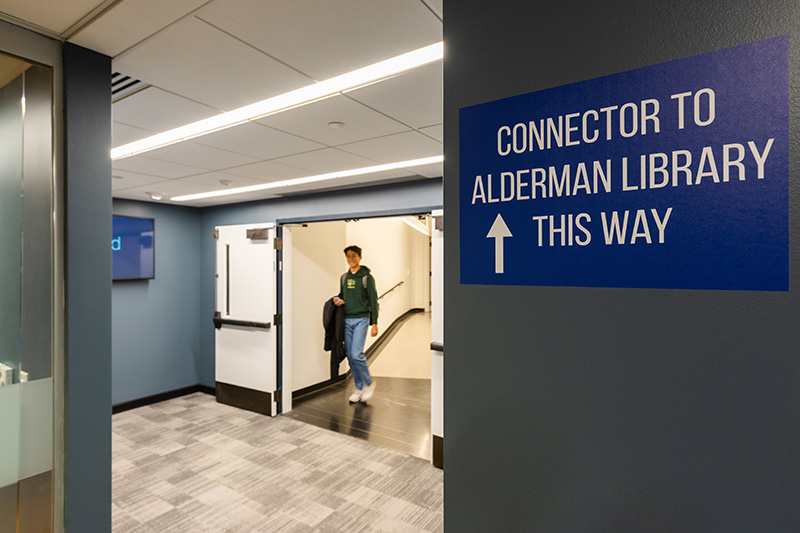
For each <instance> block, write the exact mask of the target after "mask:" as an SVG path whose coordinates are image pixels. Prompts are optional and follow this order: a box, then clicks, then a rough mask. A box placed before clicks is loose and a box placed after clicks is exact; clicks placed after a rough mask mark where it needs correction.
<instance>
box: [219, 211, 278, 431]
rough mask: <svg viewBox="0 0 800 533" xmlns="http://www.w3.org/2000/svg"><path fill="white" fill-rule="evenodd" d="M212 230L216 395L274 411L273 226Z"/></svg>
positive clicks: (247, 406)
mask: <svg viewBox="0 0 800 533" xmlns="http://www.w3.org/2000/svg"><path fill="white" fill-rule="evenodd" d="M215 232H216V237H217V246H216V252H217V271H216V312H215V316H214V325H215V328H216V334H215V348H216V360H215V374H216V378H215V379H216V396H217V400H218V401H219V402H221V403H226V404H229V405H234V406H236V407H241V408H244V409H250V410H253V411H257V412H260V413H262V414H266V415H270V416H275V415H276V414H278V412H279V410H278V402H280V399H281V398H280V397H281V391H280V387H279V373H280V369H279V368H278V327H277V326H276V324H275V320H276V318H277V317H276V305H277V299H276V286H277V284H276V278H277V272H278V268H279V265H278V258H277V256H276V246H275V226H274V225H273V224H246V225H236V226H219V227H217V228H216V230H215ZM290 394H291V391H290Z"/></svg>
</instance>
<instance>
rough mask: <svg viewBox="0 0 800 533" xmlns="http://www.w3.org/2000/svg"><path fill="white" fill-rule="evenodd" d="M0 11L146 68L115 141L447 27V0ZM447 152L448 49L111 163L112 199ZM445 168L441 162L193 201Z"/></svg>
mask: <svg viewBox="0 0 800 533" xmlns="http://www.w3.org/2000/svg"><path fill="white" fill-rule="evenodd" d="M0 18H1V19H5V20H7V21H10V22H12V23H16V24H19V25H22V26H25V27H28V28H31V29H34V30H36V31H39V32H41V33H45V34H48V35H50V36H53V37H56V38H60V39H64V40H66V41H69V42H72V43H75V44H78V45H80V46H84V47H86V48H90V49H93V50H96V51H98V52H101V53H104V54H107V55H109V56H111V57H112V58H113V63H112V64H113V70H114V71H115V72H119V73H121V74H124V75H127V76H131V77H132V78H135V79H138V80H141V82H142V85H141V87H146V88H144V89H142V90H140V91H139V92H134V93H133V94H131V95H129V96H125V97H124V98H122V99H120V100H117V101H115V102H114V104H113V106H112V113H113V124H112V146H114V147H116V146H120V145H122V144H126V143H128V142H131V141H134V140H138V139H141V138H143V137H147V136H149V135H152V134H154V133H158V132H162V131H165V130H168V129H171V128H175V127H177V126H181V125H184V124H187V123H189V122H194V121H197V120H200V119H203V118H207V117H209V116H212V115H216V114H218V113H220V112H222V111H230V110H232V109H235V108H237V107H241V106H243V105H246V104H251V103H254V102H257V101H260V100H264V99H266V98H269V97H271V96H275V95H277V94H281V93H284V92H287V91H290V90H293V89H297V88H300V87H303V86H306V85H310V84H312V83H314V82H317V81H321V80H324V79H328V78H331V77H333V76H336V75H339V74H344V73H346V72H349V71H351V70H354V69H356V68H359V67H364V66H367V65H370V64H373V63H376V62H378V61H382V60H384V59H388V58H390V57H394V56H396V55H399V54H402V53H405V52H410V51H412V50H416V49H418V48H422V47H423V46H427V45H429V44H433V43H436V42H439V41H441V39H442V0H337V1H331V0H327V1H326V0H169V1H165V0H69V1H59V2H52V1H43V0H3V2H2V6H0ZM110 75H111V73H109V79H110ZM331 122H342V123H344V124H345V126H344V127H340V128H333V127H331V126H329V123H331ZM441 154H442V65H441V62H440V61H439V62H436V63H433V64H428V65H426V66H423V67H420V68H417V69H415V70H412V71H409V72H407V73H405V74H402V75H399V76H396V77H394V78H391V79H388V80H385V81H382V82H379V83H375V84H372V85H369V86H367V87H363V88H360V89H356V90H353V91H349V92H347V93H346V94H341V95H338V96H335V97H332V98H328V99H326V100H322V101H319V102H316V103H313V104H309V105H307V106H303V107H299V108H295V109H292V110H289V111H285V112H283V113H279V114H276V115H272V116H268V117H266V118H262V119H259V120H256V121H253V122H250V123H247V124H245V125H241V126H236V127H234V128H230V129H227V130H224V131H221V132H217V133H213V134H210V135H206V136H204V137H199V138H196V139H193V140H191V141H187V142H183V143H179V144H175V145H171V146H168V147H166V148H160V149H157V150H153V151H150V152H147V153H144V154H141V155H137V156H133V157H129V158H126V159H121V160H117V161H114V163H113V175H114V177H113V179H112V178H110V179H112V185H113V194H114V197H115V198H129V199H134V200H143V201H150V200H151V199H150V196H149V195H148V193H151V192H153V193H160V194H161V195H163V196H164V200H162V203H163V202H166V203H169V200H168V198H169V197H170V196H175V195H178V194H193V193H199V192H207V191H211V190H221V189H225V188H226V187H241V186H247V185H255V184H261V183H269V182H274V181H280V180H285V179H290V178H297V177H303V176H309V175H315V174H321V173H327V172H334V171H338V170H348V169H352V168H360V167H367V166H374V165H377V164H381V163H392V162H396V161H404V160H409V159H418V158H423V157H429V156H435V155H441ZM441 175H442V165H441V164H434V165H426V166H424V167H417V168H408V169H403V170H395V171H391V172H384V173H378V174H368V175H363V176H355V177H348V178H340V179H336V180H332V181H327V182H319V183H313V184H307V185H302V186H294V187H287V188H281V189H273V190H270V191H263V192H251V193H247V194H243V195H231V196H223V197H220V198H211V199H206V200H196V201H192V202H185V203H183V205H192V206H209V205H219V204H226V203H234V202H242V201H252V200H257V199H263V198H275V197H277V196H281V195H286V194H300V193H304V192H309V191H315V190H322V189H332V188H345V187H359V186H365V185H371V184H375V183H384V182H393V181H394V182H397V181H408V180H414V179H427V178H432V177H438V176H441ZM221 181H225V182H226V183H228V185H223V184H222V183H221ZM278 191H279V193H278Z"/></svg>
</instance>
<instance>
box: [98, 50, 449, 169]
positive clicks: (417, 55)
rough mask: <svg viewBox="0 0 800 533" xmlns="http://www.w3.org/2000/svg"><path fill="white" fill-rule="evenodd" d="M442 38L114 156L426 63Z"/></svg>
mask: <svg viewBox="0 0 800 533" xmlns="http://www.w3.org/2000/svg"><path fill="white" fill-rule="evenodd" d="M442 54H443V45H442V42H438V43H436V44H432V45H430V46H426V47H424V48H420V49H419V50H414V51H413V52H408V53H406V54H402V55H399V56H397V57H393V58H391V59H387V60H385V61H381V62H379V63H375V64H374V65H370V66H368V67H364V68H360V69H358V70H354V71H352V72H348V73H347V74H342V75H340V76H336V77H335V78H331V79H329V80H325V81H321V82H319V83H314V84H313V85H308V86H307V87H302V88H300V89H296V90H294V91H290V92H288V93H284V94H281V95H278V96H274V97H272V98H267V99H266V100H262V101H260V102H256V103H254V104H250V105H246V106H244V107H240V108H239V109H234V110H233V111H228V112H225V113H221V114H219V115H215V116H213V117H209V118H206V119H203V120H198V121H197V122H193V123H191V124H186V125H185V126H180V127H178V128H175V129H172V130H169V131H165V132H163V133H158V134H156V135H152V136H150V137H146V138H144V139H140V140H138V141H134V142H132V143H128V144H123V145H122V146H118V147H116V148H113V149H112V150H111V159H112V160H116V159H122V158H124V157H130V156H132V155H136V154H141V153H143V152H148V151H150V150H154V149H156V148H161V147H163V146H168V145H170V144H175V143H178V142H181V141H186V140H188V139H193V138H195V137H200V136H202V135H207V134H209V133H213V132H215V131H220V130H223V129H226V128H230V127H232V126H237V125H239V124H244V123H245V122H247V121H249V120H255V119H258V118H261V117H265V116H267V115H273V114H275V113H280V112H281V111H286V110H288V109H292V108H294V107H299V106H301V105H305V104H310V103H312V102H316V101H318V100H322V99H323V98H329V97H331V96H335V95H336V94H338V93H341V92H343V91H347V90H350V89H356V88H358V87H362V86H364V85H368V84H370V83H374V82H376V81H379V80H382V79H386V78H388V77H391V76H394V75H396V74H399V73H401V72H405V71H407V70H411V69H413V68H416V67H420V66H422V65H426V64H428V63H431V62H433V61H437V60H439V59H441V58H442Z"/></svg>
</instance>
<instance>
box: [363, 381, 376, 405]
mask: <svg viewBox="0 0 800 533" xmlns="http://www.w3.org/2000/svg"><path fill="white" fill-rule="evenodd" d="M373 394H375V382H374V381H373V382H372V385H367V386H366V387H364V390H363V391H361V401H362V402H366V401H367V400H369V399H370V398H372V395H373Z"/></svg>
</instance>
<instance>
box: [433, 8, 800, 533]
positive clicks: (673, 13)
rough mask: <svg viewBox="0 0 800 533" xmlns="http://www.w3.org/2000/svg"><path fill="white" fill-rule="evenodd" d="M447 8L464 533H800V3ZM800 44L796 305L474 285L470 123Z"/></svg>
mask: <svg viewBox="0 0 800 533" xmlns="http://www.w3.org/2000/svg"><path fill="white" fill-rule="evenodd" d="M444 3H445V5H444V13H445V17H444V38H445V43H446V44H445V64H444V73H445V75H444V106H445V117H444V118H445V177H444V212H445V216H446V218H447V239H446V240H445V288H444V294H445V326H444V334H445V341H446V345H447V353H448V357H447V360H446V367H445V416H444V421H445V434H446V435H447V439H446V441H445V456H446V457H447V465H446V476H445V505H444V509H445V524H446V527H447V530H448V531H453V532H456V531H457V532H469V531H756V530H758V531H794V530H798V529H800V506H798V505H797V502H798V500H799V499H800V475H798V473H799V472H800V454H798V450H797V443H798V442H800V350H799V349H798V348H799V347H800V342H799V341H798V339H800V337H799V336H798V333H797V328H798V324H800V293H798V292H797V290H796V289H797V287H798V286H800V278H798V271H800V248H798V247H797V242H798V239H799V238H800V226H799V225H798V220H799V219H798V214H800V213H798V209H800V183H798V179H799V178H798V177H799V176H800V159H799V158H798V151H797V147H798V146H800V135H799V134H798V131H797V124H798V118H799V117H800V108H799V107H798V102H800V99H799V97H800V92H799V90H798V87H800V52H799V51H798V50H800V49H799V48H798V39H800V4H798V3H797V1H796V0H775V1H772V2H763V1H744V0H736V1H734V0H725V1H722V0H706V1H697V0H675V1H671V2H662V1H649V0H647V1H641V0H639V1H620V2H576V1H558V2H522V1H512V0H498V1H493V2H464V1H459V0H445V2H444ZM785 34H789V35H790V39H791V44H790V60H789V61H790V65H789V71H790V127H791V130H790V133H789V141H790V149H789V179H790V185H789V191H790V200H789V220H790V243H791V250H790V285H791V287H792V290H791V291H790V292H747V291H711V290H708V291H700V290H656V289H615V288H603V289H597V288H559V287H508V286H482V285H461V284H460V282H459V272H460V271H459V268H460V265H459V260H460V253H459V196H458V195H459V179H458V178H459V125H458V120H459V117H458V111H459V109H460V108H462V107H465V106H469V105H474V104H479V103H482V102H487V101H492V100H496V99H500V98H504V97H508V96H512V95H516V94H522V93H528V92H531V91H536V90H539V89H545V88H550V87H557V86H560V85H565V84H568V83H572V82H577V81H582V80H587V79H591V78H596V77H599V76H604V75H608V74H614V73H617V72H622V71H627V70H631V69H635V68H640V67H645V66H648V65H654V64H658V63H662V62H666V61H670V60H673V59H679V58H684V57H688V56H692V55H696V54H701V53H704V52H709V51H713V50H718V49H722V48H728V47H732V46H736V45H740V44H745V43H750V42H753V41H757V40H761V39H766V38H769V37H775V36H778V35H785Z"/></svg>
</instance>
